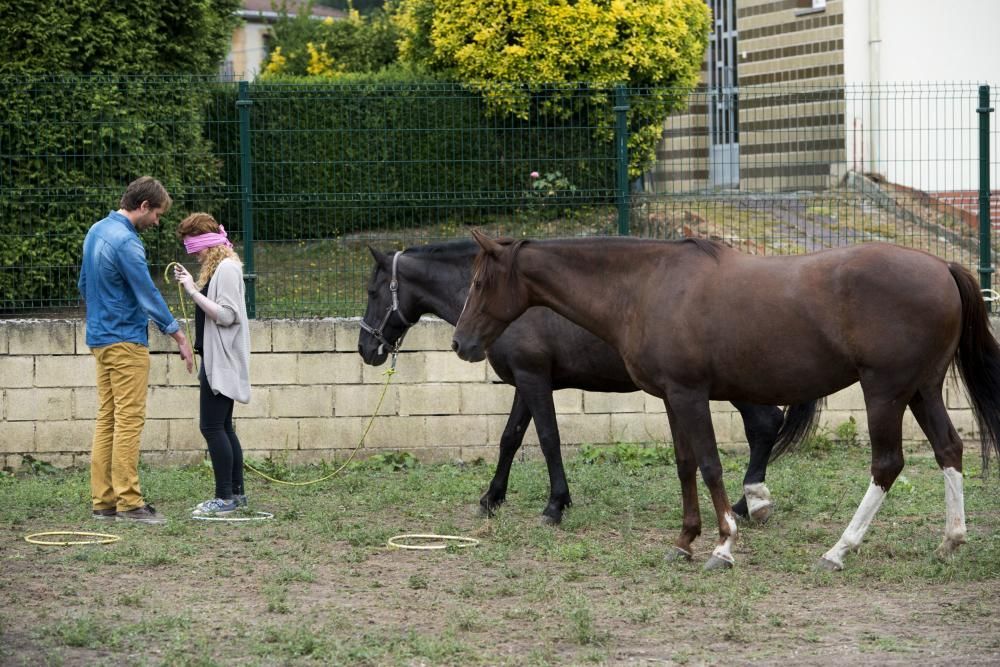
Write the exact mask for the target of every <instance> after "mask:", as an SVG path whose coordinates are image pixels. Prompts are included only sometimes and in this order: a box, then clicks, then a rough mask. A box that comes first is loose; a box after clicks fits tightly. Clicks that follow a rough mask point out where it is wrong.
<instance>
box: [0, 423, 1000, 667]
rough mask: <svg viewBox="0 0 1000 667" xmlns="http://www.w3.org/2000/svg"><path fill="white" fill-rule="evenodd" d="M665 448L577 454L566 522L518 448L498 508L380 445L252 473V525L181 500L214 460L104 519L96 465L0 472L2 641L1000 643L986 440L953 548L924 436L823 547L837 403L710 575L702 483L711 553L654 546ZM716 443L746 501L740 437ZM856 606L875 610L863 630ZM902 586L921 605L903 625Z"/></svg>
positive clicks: (329, 658) (147, 475)
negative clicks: (443, 539)
mask: <svg viewBox="0 0 1000 667" xmlns="http://www.w3.org/2000/svg"><path fill="white" fill-rule="evenodd" d="M662 450H663V448H662V447H661V448H652V450H651V451H649V452H646V451H641V448H640V449H637V448H635V447H634V446H624V445H617V446H614V447H611V448H606V450H604V451H603V453H601V452H598V448H584V449H583V450H582V451H581V452H579V453H576V454H574V453H571V452H567V453H566V459H567V473H568V478H569V481H570V484H571V490H572V493H573V497H574V500H575V502H576V504H575V505H574V507H572V508H571V509H570V510H569V511H568V512H567V515H566V518H565V521H564V522H563V525H562V526H560V527H557V528H553V527H547V526H543V525H541V524H540V522H539V513H540V511H541V509H542V508H543V507H544V505H545V501H546V498H547V493H548V477H547V474H546V471H545V469H544V466H543V465H541V464H538V463H518V464H516V465H515V466H514V468H513V471H512V474H511V482H510V491H509V493H508V503H507V505H506V506H505V507H503V508H502V509H501V510H500V512H499V513H498V514H497V515H496V516H494V517H493V518H491V519H481V518H477V517H476V516H475V515H474V513H473V511H472V507H473V506H475V505H476V504H477V500H478V497H479V495H480V494H481V493H482V491H483V489H485V488H486V486H487V484H488V481H489V478H490V476H491V475H492V472H493V470H492V466H488V465H466V466H463V467H458V466H454V465H421V464H419V463H416V462H414V461H409V462H408V464H407V465H406V466H403V467H395V466H390V465H385V463H386V462H385V461H384V460H378V461H372V462H371V464H370V465H364V466H359V467H357V468H354V469H351V470H349V471H348V472H346V473H345V475H343V476H341V477H338V478H335V479H333V480H330V481H328V482H325V483H323V484H320V485H316V486H313V487H305V488H299V489H289V488H287V487H278V486H272V485H270V484H268V483H266V482H264V481H263V480H260V479H258V478H253V477H252V478H251V480H250V485H249V492H250V499H251V503H252V505H254V506H255V507H257V508H260V509H265V510H267V511H269V512H273V513H274V514H275V519H274V520H272V521H266V522H261V523H256V524H244V525H227V524H209V525H206V524H204V523H202V522H194V521H188V520H186V518H185V517H186V516H187V514H188V513H187V508H189V507H191V506H192V505H193V504H194V501H195V500H196V499H199V498H201V497H203V496H204V494H205V493H206V492H207V491H209V490H210V489H211V479H210V473H209V472H208V471H207V470H206V469H205V468H204V467H201V466H196V467H191V468H168V469H144V470H143V471H142V474H141V477H142V481H143V485H144V491H145V492H146V493H147V495H148V496H149V497H150V498H151V499H152V500H153V501H154V502H156V504H157V505H158V508H159V509H160V510H161V511H163V512H165V513H166V514H167V515H168V516H169V517H170V519H171V522H170V523H169V524H168V525H167V526H165V527H162V528H159V527H155V528H154V527H149V526H128V525H122V524H100V525H95V524H94V523H93V522H91V521H90V520H89V519H88V515H89V507H88V505H89V486H88V478H87V474H86V472H84V471H68V472H55V471H51V470H48V469H44V468H38V469H33V470H31V471H29V472H27V473H25V474H19V475H17V476H11V475H7V476H4V477H2V478H0V528H3V529H4V533H5V538H4V539H3V540H2V541H0V567H2V568H3V572H4V576H3V577H2V578H0V662H2V663H4V664H38V663H42V664H46V663H47V664H59V663H72V664H77V663H81V662H109V661H119V662H126V663H130V664H188V665H210V664H345V665H382V664H390V665H395V664H400V665H405V664H417V663H425V664H435V665H437V664H445V665H495V664H518V665H520V664H537V665H549V664H584V663H597V664H601V663H605V662H608V661H611V662H618V661H627V660H628V659H638V658H640V657H642V656H646V657H647V658H649V657H657V656H659V658H660V659H666V660H672V661H674V662H678V663H682V664H683V663H689V664H703V663H705V662H713V661H716V660H717V659H718V654H717V653H715V652H714V651H716V650H717V649H718V643H719V642H721V643H722V644H724V645H725V646H726V647H727V648H726V651H727V655H729V656H730V657H731V658H732V659H733V660H734V661H736V662H744V661H749V660H752V659H763V660H765V661H780V659H793V657H792V656H793V653H794V655H796V656H799V658H800V659H802V656H808V655H809V654H810V651H819V652H821V651H822V650H823V647H824V646H828V645H829V643H830V642H833V641H837V642H847V643H848V644H849V645H850V646H852V647H853V650H854V651H855V652H856V653H855V655H856V656H861V657H860V658H859V659H860V660H862V662H864V661H869V660H870V661H872V662H878V661H879V660H883V661H884V660H886V659H888V660H893V659H896V660H898V659H899V656H901V655H904V656H911V655H912V656H913V657H914V658H915V659H917V660H919V659H920V657H921V656H924V657H926V654H925V653H921V651H926V650H930V649H929V648H928V647H931V648H933V646H934V643H933V642H932V641H930V640H924V639H922V638H921V637H920V636H913V634H914V633H918V634H919V633H923V635H927V636H933V633H935V632H937V633H939V634H940V635H941V636H944V637H956V638H959V639H961V641H962V644H961V645H962V647H963V650H966V651H973V652H974V651H989V650H993V651H997V650H1000V647H998V646H997V645H996V644H997V642H994V644H993V647H992V649H991V648H990V646H989V637H990V636H995V634H991V633H990V628H995V627H996V622H997V621H996V619H997V617H998V614H997V596H996V592H997V591H998V590H1000V517H998V513H997V511H996V498H997V495H996V490H997V484H998V482H997V481H995V480H994V481H984V480H983V478H982V475H981V474H980V471H979V469H978V463H979V462H978V458H977V457H976V456H975V455H969V456H967V466H966V511H967V516H968V521H969V528H970V533H969V544H968V545H966V547H965V548H964V549H963V550H962V551H961V552H959V554H958V555H957V556H956V557H954V558H953V559H952V560H951V561H949V562H946V563H942V562H939V561H937V560H935V559H934V558H933V555H932V553H933V551H934V549H935V547H936V546H937V544H938V543H939V542H940V539H941V534H942V530H943V525H944V507H943V495H944V494H943V483H942V479H941V474H940V471H939V470H938V468H937V466H936V464H935V463H934V460H933V457H932V456H930V453H929V451H927V450H926V449H925V448H918V449H915V450H913V451H909V452H908V453H907V461H906V468H905V470H904V475H905V483H904V481H903V480H901V483H899V484H897V486H896V487H894V488H893V490H892V492H891V493H890V494H889V496H888V498H887V499H886V502H885V504H884V506H883V508H882V510H881V512H880V514H879V515H878V517H877V518H876V520H875V522H874V524H873V526H872V528H871V530H870V531H869V533H868V536H867V538H866V540H865V544H864V546H863V547H862V549H861V551H860V553H858V554H855V555H852V556H851V557H850V558H849V560H848V562H847V569H846V570H845V571H844V572H841V573H832V574H831V573H827V572H820V571H816V570H814V569H813V563H814V562H815V560H816V559H817V558H818V556H819V555H820V554H822V553H823V552H824V551H825V550H826V549H827V548H829V547H830V546H831V545H832V544H833V543H834V542H835V541H836V539H837V538H838V537H839V535H840V533H841V532H842V531H843V529H844V527H845V526H846V524H847V522H848V521H849V520H850V517H851V516H852V514H853V512H854V510H855V509H856V507H857V503H858V502H859V501H860V499H861V497H862V495H863V494H864V491H865V488H866V486H867V484H868V472H867V468H868V463H869V461H868V458H869V451H868V448H867V447H866V446H863V445H861V444H859V443H858V442H857V438H856V430H852V428H851V426H849V425H845V426H843V427H841V428H840V429H835V430H834V431H833V432H831V433H826V434H820V436H819V437H818V438H816V439H814V440H813V441H812V442H811V443H810V445H809V447H808V448H807V450H806V451H805V452H802V453H799V454H793V455H790V456H788V457H786V458H784V459H781V460H779V461H778V462H776V463H774V464H773V465H772V466H771V469H770V470H769V474H768V485H769V487H770V489H771V491H772V493H773V495H774V497H775V499H776V501H777V503H778V508H777V511H776V512H775V513H774V516H773V518H772V519H771V521H770V522H769V523H768V525H766V526H755V525H744V526H741V529H740V537H739V540H738V543H737V546H736V549H735V551H734V555H735V557H736V559H737V567H736V569H734V570H731V571H725V572H715V573H705V572H702V571H701V569H700V564H701V563H702V562H704V560H705V559H706V558H707V556H708V553H709V552H710V551H711V548H712V546H713V545H714V540H713V539H712V535H711V534H712V533H713V532H714V514H713V513H712V511H711V502H710V500H709V498H708V495H707V492H706V490H705V488H704V486H703V485H701V484H699V489H698V493H699V502H700V504H701V509H702V517H703V521H704V525H703V535H702V537H701V538H700V539H699V540H698V541H697V542H696V543H695V547H696V553H695V561H696V562H695V563H693V564H687V563H677V564H669V563H666V562H665V561H664V559H663V555H664V553H665V552H666V551H667V550H668V549H669V547H670V543H671V542H672V539H673V537H674V536H675V535H676V533H677V531H678V530H679V527H680V520H681V513H680V502H679V491H678V483H677V479H676V471H675V469H674V468H673V466H672V463H671V461H670V458H669V457H667V456H665V455H664V454H663V451H662ZM609 452H610V453H609ZM722 461H723V466H724V470H725V478H726V482H727V488H728V491H729V495H730V498H732V499H736V498H737V497H738V496H739V480H740V478H741V476H742V472H743V468H744V467H745V465H746V459H745V457H743V456H739V455H736V454H723V457H722ZM289 472H290V473H293V474H295V475H298V476H300V477H302V478H305V477H307V476H309V475H310V474H311V473H314V472H316V469H300V468H296V469H292V470H290V471H289ZM60 529H64V530H103V531H105V532H112V533H114V534H118V535H121V536H122V538H123V539H122V540H121V542H119V543H116V544H113V545H108V546H101V547H73V548H45V547H35V546H32V545H28V544H26V543H24V542H23V539H22V538H23V535H25V534H27V533H29V532H37V531H42V530H60ZM404 532H447V533H451V534H464V535H474V536H476V537H478V538H479V539H480V540H481V545H480V546H479V547H477V548H474V549H449V550H446V551H441V552H430V553H427V552H424V553H419V552H403V551H394V550H389V549H387V548H386V541H387V540H388V538H389V537H391V536H393V535H397V534H400V533H404ZM942 591H947V595H948V605H947V606H944V607H943V606H942V599H941V594H942ZM869 599H872V600H879V601H888V602H887V603H886V605H885V608H884V609H883V607H882V606H879V605H875V606H867V601H868V600H869ZM843 605H848V607H850V608H853V607H855V606H857V607H858V608H859V609H861V608H863V609H864V613H863V614H861V615H859V616H857V617H856V618H854V619H853V622H854V626H852V627H853V634H852V630H851V629H850V628H848V629H847V630H845V625H844V623H845V619H846V620H847V621H848V622H849V621H850V620H851V617H850V615H849V614H845V609H844V607H843ZM897 608H906V609H908V610H909V611H908V613H910V614H912V615H913V618H909V617H907V618H905V619H904V620H905V621H906V622H905V623H901V621H900V618H899V617H898V613H899V612H898V611H897ZM859 609H855V610H854V611H859ZM904 625H907V626H910V627H909V628H908V629H907V628H904V627H903V626H904ZM963 628H964V629H965V630H967V632H968V634H962V632H963ZM904 629H905V630H906V631H905V632H904ZM845 632H846V633H847V635H846V636H845ZM907 632H909V633H910V634H907ZM977 633H981V634H977ZM706 638H711V639H706ZM977 642H978V643H977ZM713 646H714V648H713ZM640 649H641V650H642V651H644V652H643V653H641V654H636V653H633V652H632V651H636V650H640ZM820 654H822V653H817V655H820Z"/></svg>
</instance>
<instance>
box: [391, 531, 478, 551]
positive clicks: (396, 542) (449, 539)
mask: <svg viewBox="0 0 1000 667" xmlns="http://www.w3.org/2000/svg"><path fill="white" fill-rule="evenodd" d="M401 540H438V542H436V543H435V544H402V543H401ZM449 543H450V545H451V546H455V547H458V548H459V549H464V548H466V547H474V546H477V545H478V544H479V540H477V539H476V538H474V537H462V536H461V535H436V534H434V533H409V534H406V535H396V536H395V537H390V538H389V542H388V545H389V546H390V547H392V548H394V549H414V550H417V551H431V550H437V549H446V548H447V547H448V546H449Z"/></svg>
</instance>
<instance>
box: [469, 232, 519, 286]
mask: <svg viewBox="0 0 1000 667" xmlns="http://www.w3.org/2000/svg"><path fill="white" fill-rule="evenodd" d="M494 240H495V241H496V242H497V243H499V244H500V245H506V246H511V248H513V252H510V253H506V254H505V257H506V261H507V267H506V268H507V269H510V268H511V267H512V266H513V264H514V262H515V261H516V260H517V254H518V253H519V252H520V251H521V247H522V246H523V245H524V244H525V243H527V242H528V239H516V240H515V239H511V238H499V239H494ZM496 266H497V263H496V262H488V261H486V251H485V250H480V251H479V254H477V255H476V261H475V263H474V264H473V265H472V275H474V276H477V277H478V279H479V280H480V282H482V284H483V286H484V287H485V288H489V287H492V286H493V284H494V283H496V280H497V268H496ZM513 275H514V272H513V271H509V270H508V271H507V277H508V279H512V278H513Z"/></svg>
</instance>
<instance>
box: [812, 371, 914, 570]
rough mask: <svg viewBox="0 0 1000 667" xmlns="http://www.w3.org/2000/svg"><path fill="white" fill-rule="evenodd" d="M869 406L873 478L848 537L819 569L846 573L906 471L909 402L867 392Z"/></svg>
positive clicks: (832, 550) (866, 397) (827, 554)
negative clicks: (905, 430) (853, 554)
mask: <svg viewBox="0 0 1000 667" xmlns="http://www.w3.org/2000/svg"><path fill="white" fill-rule="evenodd" d="M862 388H864V386H863V384H862ZM865 404H866V407H867V409H868V431H869V434H870V435H871V441H872V466H871V472H872V478H871V482H869V484H868V491H867V492H866V493H865V497H864V499H863V500H862V501H861V504H860V505H859V506H858V509H857V511H856V512H855V513H854V517H853V518H852V519H851V522H850V523H849V524H848V525H847V529H846V530H845V531H844V534H843V535H841V536H840V540H838V541H837V543H836V544H835V545H833V548H832V549H830V550H829V551H827V552H826V553H825V554H823V557H822V558H821V559H820V560H819V563H817V566H818V567H820V568H822V569H826V570H842V569H844V556H846V555H847V554H848V553H849V552H851V551H856V550H857V549H858V547H860V546H861V541H862V540H863V539H864V537H865V533H866V532H868V527H869V526H870V525H871V522H872V519H874V518H875V515H876V514H877V513H878V510H879V508H880V507H881V506H882V501H883V500H885V495H886V494H887V493H888V492H889V488H890V487H891V486H892V483H893V482H895V481H896V478H897V477H898V476H899V473H900V472H901V471H902V470H903V411H904V410H905V409H906V400H905V399H904V400H899V399H898V398H895V399H894V398H882V397H878V398H873V397H872V396H870V395H869V392H868V391H865Z"/></svg>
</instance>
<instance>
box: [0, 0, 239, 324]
mask: <svg viewBox="0 0 1000 667" xmlns="http://www.w3.org/2000/svg"><path fill="white" fill-rule="evenodd" d="M239 5H240V2H239V0H173V1H171V2H163V1H162V0H130V1H129V2H127V3H108V2H93V0H59V1H56V0H26V1H24V2H16V3H15V2H7V3H4V4H3V5H0V52H2V53H3V54H4V57H3V58H2V59H0V119H2V121H0V146H2V147H3V152H4V153H5V154H7V155H10V156H17V158H16V159H14V160H9V161H7V162H6V163H5V166H4V168H3V170H2V174H0V186H2V187H0V238H3V239H4V243H2V244H0V266H2V267H4V269H3V271H0V310H8V309H12V308H17V307H19V306H20V305H23V304H38V303H42V304H46V303H60V304H66V305H72V304H73V303H75V302H76V300H77V298H78V295H77V292H76V275H75V274H76V267H78V266H79V258H80V252H81V244H82V240H83V235H84V233H85V232H86V230H87V228H88V227H89V225H91V224H93V222H94V221H95V220H97V219H98V217H100V216H102V215H104V214H105V213H106V212H107V211H108V210H109V209H111V208H117V204H118V198H119V197H120V196H121V193H122V192H123V191H124V189H125V185H126V184H127V183H128V182H129V181H131V180H132V179H134V178H136V177H138V176H141V175H143V174H151V175H154V176H156V177H157V178H159V179H160V180H161V181H163V183H164V184H165V185H166V186H167V188H168V190H170V192H171V194H172V195H173V196H174V199H175V201H177V202H178V205H177V210H183V207H184V206H185V204H190V205H203V204H205V202H204V200H199V199H198V198H199V197H204V195H203V194H202V193H205V192H210V191H211V190H212V188H213V187H214V186H215V185H217V184H219V183H220V182H221V177H220V174H219V170H220V167H219V165H218V164H217V163H216V161H215V159H214V158H213V149H212V145H211V143H210V141H209V140H208V138H207V137H206V136H205V133H204V128H203V120H204V111H205V107H206V104H207V102H208V100H209V99H210V96H211V94H212V93H211V88H212V86H213V85H214V81H213V80H214V79H215V77H216V76H217V73H218V71H219V69H218V68H219V63H220V62H221V60H222V58H223V57H224V56H225V53H226V50H227V49H228V46H229V42H230V39H231V35H232V29H233V27H234V26H235V25H236V21H237V18H236V15H235V11H236V9H237V8H238V7H239ZM172 75H184V78H183V79H182V78H176V79H175V78H172ZM191 75H199V78H192V77H191ZM185 199H187V200H188V201H187V202H185ZM151 236H152V238H151ZM169 237H170V234H169V230H161V231H160V232H158V233H153V234H152V235H147V244H148V247H149V249H150V254H151V255H153V256H155V255H156V252H157V247H158V246H160V245H161V244H160V243H159V241H160V240H161V239H163V240H164V243H163V244H162V247H163V248H164V252H167V249H168V248H170V249H172V248H174V247H176V246H175V245H174V241H173V240H172V239H170V238H169Z"/></svg>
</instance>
